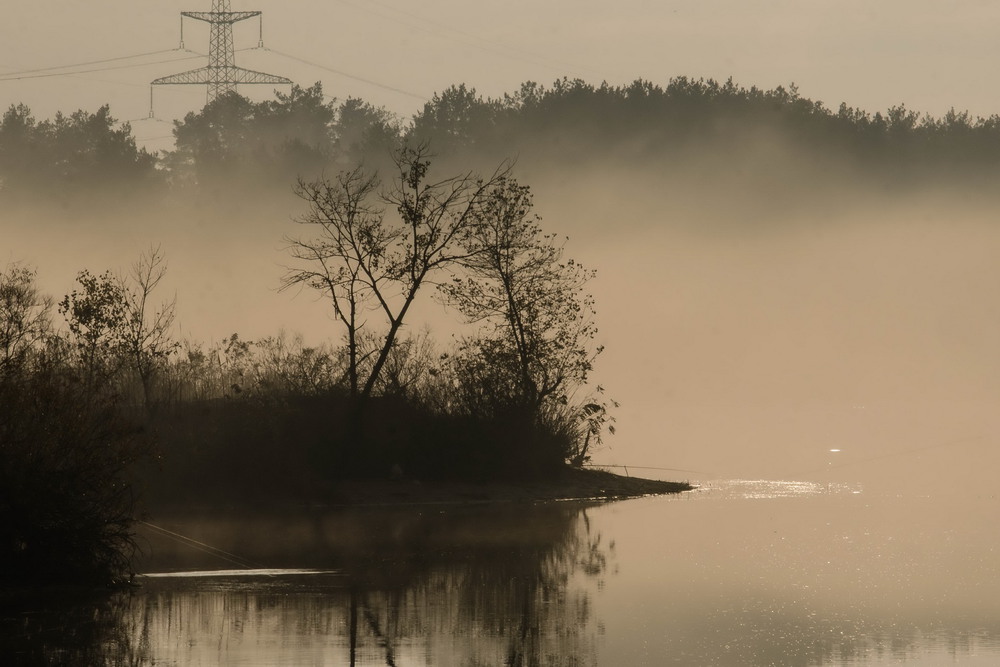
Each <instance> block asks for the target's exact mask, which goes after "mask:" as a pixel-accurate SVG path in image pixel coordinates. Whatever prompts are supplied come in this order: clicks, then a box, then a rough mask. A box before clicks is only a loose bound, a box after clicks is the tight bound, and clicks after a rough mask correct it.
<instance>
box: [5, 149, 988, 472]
mask: <svg viewBox="0 0 1000 667" xmlns="http://www.w3.org/2000/svg"><path fill="white" fill-rule="evenodd" d="M529 167H530V165H528V166H527V167H526V168H525V169H523V171H526V172H528V174H527V175H526V176H523V177H522V180H523V181H524V182H526V183H528V184H530V185H532V186H533V189H534V191H535V206H536V211H537V212H538V213H539V214H540V215H541V216H542V218H543V222H544V224H545V225H546V228H547V229H551V230H552V231H554V232H556V233H560V234H565V235H567V236H568V237H569V240H568V241H567V243H566V246H565V248H566V255H567V256H568V257H574V258H576V259H578V260H580V261H582V262H583V263H584V264H585V265H586V266H588V267H589V268H594V269H596V270H597V272H598V275H597V278H596V279H595V280H594V281H593V282H592V283H591V285H590V287H591V289H592V291H593V293H594V296H595V297H596V305H597V311H598V325H599V329H600V331H599V334H598V342H599V343H600V344H603V345H605V346H606V350H605V352H604V353H603V354H602V355H601V356H600V357H599V358H598V360H597V370H596V373H595V375H594V379H595V380H596V382H597V383H599V384H601V385H602V386H603V387H605V389H606V390H607V393H608V395H609V396H610V397H612V398H614V399H616V400H618V401H619V402H620V403H621V407H620V409H618V410H617V418H618V422H617V429H618V434H617V435H616V436H613V437H611V438H609V439H608V446H607V447H606V448H605V449H604V450H602V451H598V452H597V453H596V455H595V460H596V461H598V462H603V463H616V464H625V465H632V466H651V467H665V468H674V469H678V471H677V472H671V471H663V472H662V473H657V472H654V471H647V472H648V474H651V475H657V476H665V477H668V478H678V477H682V478H688V479H692V480H704V479H714V478H733V477H753V478H756V477H761V478H796V477H799V476H804V477H806V478H809V479H814V478H816V479H824V480H826V479H830V480H834V481H855V480H863V481H867V482H873V483H875V484H883V483H888V482H889V481H890V480H891V481H893V482H894V483H909V482H910V481H912V482H913V483H914V484H916V485H917V486H920V485H922V484H926V483H933V482H934V481H935V480H936V479H939V478H943V477H947V478H948V479H950V480H953V481H959V480H963V479H965V480H968V481H969V483H973V484H974V483H979V482H985V480H984V479H982V477H983V472H982V471H984V470H988V469H989V467H990V465H989V464H990V463H992V461H993V456H994V455H993V453H992V451H993V448H992V447H991V446H990V445H991V443H992V442H993V440H994V439H995V437H996V436H997V435H998V432H1000V431H998V427H1000V419H998V418H996V417H994V416H993V414H992V413H993V410H992V406H993V405H995V402H996V399H997V397H998V391H1000V372H998V371H1000V351H998V348H997V346H996V344H995V337H996V333H997V332H998V331H1000V302H998V301H997V299H996V298H995V288H996V285H997V284H998V282H1000V268H998V267H1000V264H998V263H997V262H996V261H995V260H996V257H997V256H1000V229H998V228H997V227H996V224H995V220H994V219H993V215H992V213H991V210H992V206H991V202H989V201H986V200H984V201H977V200H973V199H971V198H970V197H968V196H964V195H962V194H955V193H949V192H947V191H946V190H945V189H943V188H942V190H941V191H923V192H916V191H907V192H879V191H877V190H876V191H872V189H863V188H860V187H853V188H843V189H841V190H839V191H836V189H834V188H830V187H825V188H823V187H819V186H817V187H816V188H815V189H814V191H813V192H814V195H815V196H814V197H812V198H811V199H810V197H809V196H807V194H806V193H803V192H800V191H795V192H792V191H791V190H790V191H789V193H788V194H787V196H781V195H780V194H779V195H777V196H776V195H775V192H774V191H773V190H772V191H768V190H760V191H759V192H757V191H754V190H753V189H751V188H748V187H747V186H746V184H745V183H743V182H742V181H740V180H738V179H734V180H730V179H724V178H722V177H719V178H716V179H715V180H708V181H705V183H708V184H709V185H706V184H704V183H703V184H702V185H701V186H700V187H698V188H692V187H689V185H690V182H688V181H690V180H691V179H692V178H693V177H691V176H689V177H687V178H688V181H684V180H681V181H677V180H671V179H667V178H664V179H662V180H661V181H659V182H658V181H657V180H656V178H654V176H652V175H650V174H644V173H643V172H642V171H641V170H634V171H625V170H618V171H614V170H611V169H609V170H608V172H607V173H604V172H601V171H600V170H599V169H596V168H581V169H579V170H577V171H569V172H566V171H564V172H544V173H543V172H538V170H537V169H531V168H529ZM532 172H534V173H532ZM777 191H778V192H779V193H780V192H781V191H780V189H778V190H777ZM831 192H836V196H833V195H831ZM300 207H301V202H299V201H298V200H297V199H296V198H295V197H294V196H293V195H292V194H291V192H290V190H289V192H288V193H287V196H284V197H282V196H280V195H278V196H276V197H274V198H273V200H271V201H269V202H267V205H266V207H263V208H262V207H261V206H257V205H249V204H243V203H242V202H241V200H240V198H239V197H232V196H229V197H220V199H216V200H213V199H212V198H210V197H206V198H205V200H203V201H199V202H183V203H180V204H176V203H175V204H170V205H169V206H166V207H164V206H157V205H155V204H151V205H149V206H145V207H141V208H140V207H136V208H133V209H130V210H128V211H121V210H119V211H117V212H114V213H111V214H107V215H104V214H101V215H94V216H89V215H85V214H82V213H80V212H76V211H67V212H66V216H65V218H63V219H55V218H53V217H52V216H53V213H52V212H51V211H49V212H47V213H45V214H41V213H35V212H32V211H26V212H22V213H21V214H16V215H8V216H6V217H5V218H4V222H3V226H4V230H3V237H4V240H5V243H4V246H5V247H4V248H3V250H2V252H3V255H4V256H3V259H4V260H5V261H7V260H11V259H13V260H22V261H26V262H28V263H29V264H36V265H37V266H38V269H39V280H40V282H41V285H42V287H43V288H44V289H46V290H47V291H49V292H50V293H51V294H53V295H55V296H56V297H57V298H58V297H60V296H61V295H62V294H65V293H66V292H68V291H69V290H70V289H72V287H73V278H74V276H75V274H76V272H77V271H78V270H80V269H83V268H88V269H90V270H91V271H102V270H104V269H105V268H112V269H120V270H123V269H126V268H127V266H128V264H129V263H130V262H131V261H133V260H134V258H135V257H136V256H137V255H138V254H139V253H140V252H142V251H143V250H144V249H145V248H147V247H148V246H149V245H150V244H160V245H161V246H162V249H163V251H164V252H165V254H166V256H167V260H168V262H169V272H168V274H167V279H166V281H165V283H164V286H163V288H162V289H163V294H171V293H174V292H175V293H176V294H177V299H178V321H179V324H180V326H181V336H182V337H186V338H190V339H193V340H196V341H202V342H208V343H210V342H214V341H218V340H220V339H221V338H223V337H226V336H228V335H230V334H232V333H234V332H235V333H239V334H240V336H241V337H242V338H245V339H246V338H249V339H256V338H259V337H262V336H268V335H275V334H277V333H278V332H279V331H280V330H285V331H287V332H290V333H301V334H303V335H304V336H305V338H306V340H307V341H308V342H311V343H317V342H321V341H325V340H331V339H332V340H339V337H340V336H341V332H340V331H339V329H338V328H337V326H336V323H335V322H334V321H333V318H332V317H331V313H330V312H329V307H328V305H327V304H326V303H325V302H323V301H321V300H317V299H316V298H315V296H314V295H313V294H309V293H304V292H303V293H280V294H279V293H278V292H277V288H278V285H279V282H280V278H281V275H282V274H283V273H284V270H285V269H284V267H285V266H286V265H287V264H288V263H290V260H289V258H288V256H287V255H286V253H284V252H283V250H282V248H283V247H284V240H283V239H284V237H285V236H288V235H296V234H298V233H300V232H301V231H302V230H300V229H299V228H298V226H297V225H295V224H294V223H293V222H292V218H293V217H294V216H295V215H296V214H297V213H298V212H299V211H300V210H301V208H300ZM456 319H457V318H456V317H455V316H454V315H452V314H449V313H447V312H446V311H445V310H444V309H443V307H442V306H440V305H439V304H438V303H436V302H435V301H434V300H433V298H432V290H430V289H428V290H427V291H425V292H424V294H423V296H422V297H421V300H420V302H419V304H418V307H417V309H416V311H415V312H414V314H413V318H412V319H411V320H410V321H409V324H408V327H407V328H408V329H409V331H411V332H417V331H420V330H421V328H422V327H424V326H429V327H430V328H431V330H432V332H433V333H435V335H436V337H437V339H438V341H439V343H440V344H441V345H442V346H447V345H448V344H449V336H450V334H451V333H452V332H453V331H455V330H456V327H455V324H454V322H455V320H456ZM831 450H840V451H838V452H831ZM942 461H947V463H948V465H947V466H944V467H941V466H939V465H936V464H937V463H940V462H942ZM903 471H905V474H903Z"/></svg>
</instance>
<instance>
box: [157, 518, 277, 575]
mask: <svg viewBox="0 0 1000 667" xmlns="http://www.w3.org/2000/svg"><path fill="white" fill-rule="evenodd" d="M138 523H141V524H142V525H144V526H147V527H149V528H152V529H153V530H155V531H158V532H159V533H160V534H161V535H163V536H164V537H168V538H171V539H173V540H174V541H176V542H179V543H180V544H183V545H185V546H188V547H191V548H192V549H195V550H196V551H202V552H204V553H207V554H209V555H210V556H215V557H216V558H219V559H221V560H224V561H228V562H230V563H232V564H234V565H239V566H240V567H242V568H243V569H246V570H259V569H263V567H264V566H263V565H261V564H260V563H255V562H253V561H249V560H246V559H245V558H240V557H239V556H237V555H236V554H233V553H230V552H228V551H223V550H222V549H219V548H216V547H213V546H212V545H211V544H205V543H204V542H199V541H198V540H196V539H193V538H191V537H187V536H186V535H181V534H180V533H175V532H174V531H172V530H167V529H166V528H163V527H162V526H157V525H156V524H152V523H150V522H148V521H141V520H140V521H138Z"/></svg>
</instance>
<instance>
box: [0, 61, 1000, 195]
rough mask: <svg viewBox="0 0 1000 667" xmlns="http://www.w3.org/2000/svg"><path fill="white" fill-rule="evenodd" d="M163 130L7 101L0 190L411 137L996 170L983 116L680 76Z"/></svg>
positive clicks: (997, 148)
mask: <svg viewBox="0 0 1000 667" xmlns="http://www.w3.org/2000/svg"><path fill="white" fill-rule="evenodd" d="M173 133H174V137H175V148H174V149H173V150H171V151H166V152H163V153H161V154H158V155H153V154H150V153H148V152H146V151H145V150H143V149H141V148H139V147H137V145H136V142H135V139H134V137H133V135H132V132H131V128H130V126H129V125H128V124H119V123H118V122H117V121H116V120H115V118H114V117H113V116H112V114H111V111H110V109H109V107H107V106H105V107H102V108H101V109H99V110H98V111H96V112H86V111H82V110H81V111H77V112H74V113H72V114H70V115H63V114H58V115H57V116H56V117H55V118H54V119H51V120H38V119H36V118H35V117H34V116H33V115H32V112H31V110H30V109H29V108H27V107H25V106H24V105H13V106H11V107H10V108H9V109H8V110H7V111H6V112H5V113H4V116H3V120H2V123H0V185H2V189H0V196H2V197H4V198H7V199H12V198H13V199H17V198H20V197H28V198H35V197H38V196H41V197H45V198H49V199H52V198H65V197H69V196H73V194H74V193H77V194H79V193H81V192H85V193H90V194H100V193H101V192H106V191H107V190H109V189H111V190H114V191H115V192H116V193H117V194H118V195H119V196H123V195H125V194H127V193H129V192H132V193H136V192H141V193H148V192H149V191H157V192H177V191H178V190H179V191H182V192H184V193H185V194H186V193H188V192H189V189H190V188H192V187H195V188H218V187H220V186H224V185H236V186H244V187H247V189H248V191H253V192H261V191H262V188H263V191H265V192H266V191H268V190H273V189H274V188H283V189H285V190H287V187H288V184H289V183H290V182H293V181H294V179H295V178H297V177H299V176H305V177H307V178H312V177H315V176H316V175H318V174H320V173H324V172H329V171H336V170H338V169H340V168H343V167H344V166H346V165H350V164H357V163H359V162H361V161H367V162H369V163H372V164H384V162H385V160H386V156H387V155H388V154H389V153H390V152H391V151H392V150H393V149H395V148H398V147H400V146H402V145H416V144H428V145H430V146H432V147H433V150H434V152H435V154H437V155H438V156H439V157H441V158H452V157H454V158H455V159H456V160H461V161H463V163H468V162H469V161H470V160H473V161H478V163H479V164H488V163H491V162H495V161H496V160H498V159H502V158H506V157H510V156H518V157H519V159H520V160H521V163H522V164H540V165H542V166H545V167H552V166H555V167H558V166H560V165H561V166H566V165H571V164H579V163H580V162H581V161H583V162H595V163H600V164H605V165H614V164H616V163H626V164H630V165H638V166H642V167H646V168H663V169H677V168H683V166H684V165H685V163H686V161H687V160H689V159H690V158H691V156H692V155H698V154H705V153H718V152H720V151H721V156H722V157H723V158H724V159H727V160H734V159H736V157H737V156H738V155H740V154H741V152H747V153H748V155H747V159H750V160H755V159H756V161H757V162H758V167H759V168H763V169H767V168H773V167H774V166H775V165H774V164H773V156H767V157H765V158H763V159H761V158H759V156H757V157H755V150H756V149H758V148H759V147H760V146H761V144H762V143H764V144H767V143H771V144H777V145H780V146H782V147H783V148H785V149H786V150H788V151H792V152H796V153H798V154H799V155H800V156H801V157H803V158H805V159H806V160H807V161H808V162H812V163H814V164H816V165H823V164H830V163H846V164H847V165H849V166H853V167H857V168H858V169H863V170H865V172H866V177H867V176H868V175H870V173H871V171H872V170H877V171H880V172H882V173H884V174H885V175H886V176H887V177H889V178H892V179H896V180H898V179H900V178H904V179H905V178H917V179H926V178H931V179H933V178H942V177H958V178H971V177H979V178H990V177H991V176H992V175H993V174H995V173H996V171H997V170H998V169H1000V116H998V115H992V116H990V117H989V118H973V117H971V116H970V115H969V114H968V113H966V112H956V111H954V110H952V111H950V112H948V113H947V114H945V115H944V116H943V117H941V118H934V117H931V116H929V115H926V114H920V113H918V112H916V111H913V110H910V109H907V108H906V107H905V106H902V105H901V106H896V107H893V108H891V109H888V110H887V111H884V112H883V111H879V112H875V113H870V112H868V111H865V110H861V109H857V108H853V107H850V106H848V105H846V104H841V105H840V106H839V107H838V108H837V109H831V108H828V107H827V106H825V105H824V104H823V103H822V102H819V101H814V100H810V99H808V98H805V97H802V96H800V95H799V94H798V91H797V89H796V88H795V86H794V85H793V86H790V87H788V88H785V87H778V88H775V89H772V90H764V89H760V88H757V87H749V88H747V87H744V86H741V85H738V84H736V83H734V82H733V81H732V80H729V81H726V82H724V83H719V82H717V81H714V80H711V79H709V80H704V79H690V78H686V77H677V78H674V79H672V80H670V82H669V83H667V84H666V85H665V86H660V85H656V84H654V83H651V82H648V81H642V80H637V81H635V82H633V83H631V84H629V85H626V86H611V85H608V84H601V85H597V86H595V85H592V84H589V83H586V82H584V81H581V80H568V79H563V80H559V81H556V82H555V83H554V84H552V85H551V86H543V85H539V84H536V83H525V84H524V85H522V86H521V88H520V89H519V90H517V91H516V92H513V93H509V94H506V95H504V96H502V97H500V98H496V99H489V98H484V97H482V96H481V95H479V94H477V93H476V91H475V90H474V89H472V88H469V87H466V86H465V85H459V86H453V87H451V88H448V89H447V90H445V91H443V92H441V93H438V94H435V95H434V97H433V99H431V100H430V101H429V102H427V103H426V104H425V105H424V107H423V108H422V109H421V110H420V111H418V112H417V113H416V114H415V115H414V116H413V117H412V118H411V119H408V120H404V119H402V118H400V117H398V116H396V115H394V114H392V113H390V112H388V111H386V110H385V109H382V108H376V107H374V106H372V105H371V104H369V103H367V102H365V101H363V100H360V99H347V100H345V101H342V102H337V101H335V100H330V99H328V98H327V97H326V96H325V95H324V92H323V90H322V88H321V86H320V84H316V85H314V86H312V87H308V88H301V87H295V88H293V89H292V91H291V92H290V93H288V94H281V93H276V97H275V98H274V99H273V100H268V101H263V102H252V101H250V100H248V99H246V98H243V97H241V96H239V95H236V94H231V95H229V96H224V97H222V98H219V99H217V100H215V101H214V102H212V103H210V104H208V105H207V106H206V107H204V108H203V109H202V110H200V111H198V112H191V113H189V114H188V115H187V116H185V118H184V119H183V120H180V121H176V122H175V127H174V131H173ZM539 168H541V167H539Z"/></svg>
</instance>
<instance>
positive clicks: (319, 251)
mask: <svg viewBox="0 0 1000 667" xmlns="http://www.w3.org/2000/svg"><path fill="white" fill-rule="evenodd" d="M394 162H395V168H396V172H395V176H394V181H393V182H391V183H390V184H389V185H387V186H386V187H382V186H381V183H380V181H379V179H378V177H377V176H376V175H372V174H367V173H365V171H364V170H362V169H360V168H357V169H354V170H351V171H347V172H343V173H341V174H340V175H339V176H338V177H337V178H336V179H335V180H334V181H332V182H331V181H328V180H320V181H315V182H312V183H308V182H301V181H300V183H299V186H298V189H297V194H298V195H299V196H300V197H301V198H302V199H304V200H305V201H306V202H307V203H308V205H309V210H308V212H307V213H306V214H305V215H304V216H302V217H300V218H298V220H297V222H298V223H299V224H302V225H305V226H308V227H309V228H311V229H313V230H314V231H315V235H314V236H311V237H305V238H290V239H289V244H290V252H291V254H292V256H293V257H294V258H295V259H296V260H299V261H300V264H299V265H298V266H297V267H295V268H292V269H290V270H289V271H288V273H287V274H286V276H285V278H284V282H283V286H284V288H286V289H287V288H289V287H292V286H295V285H306V286H308V287H311V288H313V289H316V290H319V291H320V292H321V293H323V294H324V295H325V296H326V297H327V298H329V299H330V301H331V304H332V306H333V309H334V312H335V314H336V316H337V318H338V319H339V320H340V322H341V323H342V324H343V325H344V327H345V330H346V334H347V340H348V352H349V375H350V389H351V393H352V395H353V396H354V397H355V398H361V399H365V398H368V397H369V396H370V395H371V394H372V391H373V389H374V388H375V386H376V384H377V383H378V380H379V376H380V373H381V372H382V369H383V367H384V366H385V364H386V362H387V361H388V359H389V356H390V354H391V352H392V349H393V347H394V345H395V344H396V341H397V338H398V336H399V331H400V328H401V327H402V326H403V322H404V321H405V319H406V316H407V313H408V312H409V310H410V307H411V306H412V305H413V302H414V300H415V299H416V297H417V294H418V292H419V291H420V289H421V287H423V285H424V283H425V282H426V281H427V280H429V279H431V278H432V277H433V276H435V274H437V273H439V272H441V271H443V270H445V269H446V268H448V267H450V266H452V265H454V264H455V263H456V262H458V261H461V260H463V259H465V258H466V256H467V253H468V250H467V249H466V247H465V244H464V242H465V240H466V237H467V236H468V235H469V234H470V233H471V232H472V227H473V226H474V225H475V224H476V220H477V219H478V217H479V215H480V213H481V209H482V207H483V206H484V205H485V203H486V200H487V198H488V197H489V193H490V191H491V190H492V188H493V187H495V185H496V184H497V183H499V182H500V181H501V179H502V178H503V176H504V175H505V174H506V172H507V170H508V168H507V167H505V166H504V167H501V168H500V169H498V170H497V171H496V172H495V173H494V174H493V175H492V176H491V177H489V178H487V179H483V178H477V177H473V176H472V175H470V174H464V175H459V176H452V177H447V178H444V179H441V180H432V179H431V178H430V176H429V168H430V164H431V163H430V159H429V157H428V151H427V149H426V148H425V147H418V148H404V149H401V150H400V151H398V152H397V153H396V154H395V159H394ZM373 313H377V314H378V319H379V320H380V322H379V325H378V326H377V327H376V330H378V331H379V333H380V336H381V338H380V341H381V342H380V343H379V344H378V345H377V346H376V349H375V350H374V351H372V353H371V363H370V365H367V364H366V365H365V367H364V372H363V373H362V365H361V363H360V362H361V359H360V357H359V342H360V334H361V332H362V330H363V329H365V328H366V327H367V326H368V325H369V318H370V317H371V316H372V314H373ZM362 375H363V376H362Z"/></svg>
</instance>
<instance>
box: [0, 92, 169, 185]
mask: <svg viewBox="0 0 1000 667" xmlns="http://www.w3.org/2000/svg"><path fill="white" fill-rule="evenodd" d="M155 167H156V158H155V156H154V155H152V154H150V153H148V152H146V151H145V150H143V149H139V148H137V147H136V143H135V139H134V138H133V136H132V129H131V127H130V126H129V124H128V123H124V124H121V125H119V123H118V121H117V120H116V119H115V118H114V117H113V116H112V115H111V112H110V108H109V107H108V106H107V105H104V106H102V107H101V108H100V109H98V110H97V112H96V113H88V112H86V111H83V110H80V111H76V112H74V113H72V114H70V115H68V116H66V115H63V114H62V113H57V114H56V116H55V118H54V119H52V120H46V121H41V122H38V121H37V120H36V119H35V118H34V116H32V114H31V110H30V109H29V108H28V107H26V106H24V105H23V104H22V105H13V106H11V107H10V108H9V109H8V110H7V112H6V113H5V114H4V116H3V121H2V123H0V185H2V187H0V190H2V191H4V192H5V193H6V194H9V195H12V196H16V195H24V194H27V195H37V194H42V193H44V194H45V195H46V196H47V197H52V196H53V193H57V195H58V196H59V197H68V196H71V195H74V194H78V193H80V192H84V191H93V190H95V189H97V190H102V189H105V188H109V187H115V188H123V187H126V188H133V189H134V188H136V187H138V186H142V185H147V184H150V183H153V182H155V181H156V179H157V175H156V168H155Z"/></svg>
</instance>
